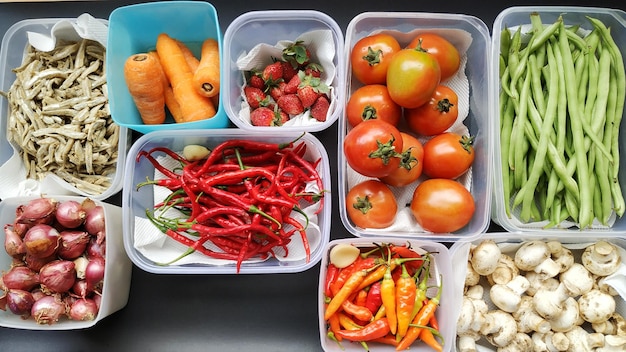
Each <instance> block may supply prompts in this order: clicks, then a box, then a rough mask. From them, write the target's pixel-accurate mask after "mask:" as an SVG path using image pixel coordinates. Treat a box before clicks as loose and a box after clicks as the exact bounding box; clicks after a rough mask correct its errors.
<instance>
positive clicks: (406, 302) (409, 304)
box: [396, 264, 417, 341]
mask: <svg viewBox="0 0 626 352" xmlns="http://www.w3.org/2000/svg"><path fill="white" fill-rule="evenodd" d="M416 295H417V284H416V283H415V279H414V278H413V277H412V276H411V275H409V272H408V271H407V268H406V266H405V265H404V264H403V265H402V276H400V278H398V280H397V281H396V316H397V318H398V328H397V331H396V338H397V339H398V341H399V340H401V339H402V337H404V335H405V334H406V332H407V330H408V329H409V324H410V323H411V320H412V318H413V306H414V305H415V296H416Z"/></svg>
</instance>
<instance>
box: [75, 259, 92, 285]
mask: <svg viewBox="0 0 626 352" xmlns="http://www.w3.org/2000/svg"><path fill="white" fill-rule="evenodd" d="M87 264H89V259H87V258H85V257H84V256H80V257H78V258H76V259H74V267H75V269H76V277H77V278H78V279H80V280H82V279H84V278H85V270H86V269H87Z"/></svg>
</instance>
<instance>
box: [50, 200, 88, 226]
mask: <svg viewBox="0 0 626 352" xmlns="http://www.w3.org/2000/svg"><path fill="white" fill-rule="evenodd" d="M55 217H56V221H57V222H58V223H59V224H60V225H61V226H63V227H65V228H68V229H75V228H77V227H79V226H80V225H82V224H83V223H84V222H85V218H86V217H87V212H86V211H85V210H84V209H83V207H82V205H81V203H79V202H77V201H75V200H68V201H64V202H60V203H59V204H58V205H57V208H56V213H55Z"/></svg>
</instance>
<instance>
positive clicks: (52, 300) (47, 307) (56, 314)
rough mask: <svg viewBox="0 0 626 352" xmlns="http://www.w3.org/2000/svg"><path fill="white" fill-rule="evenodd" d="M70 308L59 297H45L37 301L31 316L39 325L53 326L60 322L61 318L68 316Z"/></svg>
mask: <svg viewBox="0 0 626 352" xmlns="http://www.w3.org/2000/svg"><path fill="white" fill-rule="evenodd" d="M67 311H68V307H67V305H66V304H65V302H63V300H62V299H61V297H60V296H59V295H51V296H44V297H42V298H40V299H38V300H36V301H35V303H34V304H33V307H32V309H31V310H30V315H31V316H32V317H33V318H34V319H35V322H37V324H48V325H52V324H53V323H56V322H57V321H59V318H60V317H61V316H62V315H64V314H67Z"/></svg>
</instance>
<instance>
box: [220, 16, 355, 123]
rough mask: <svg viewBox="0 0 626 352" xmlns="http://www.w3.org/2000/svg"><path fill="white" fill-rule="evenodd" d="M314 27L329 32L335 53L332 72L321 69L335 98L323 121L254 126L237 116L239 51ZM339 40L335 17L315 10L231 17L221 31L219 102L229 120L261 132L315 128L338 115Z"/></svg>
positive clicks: (341, 100) (340, 87)
mask: <svg viewBox="0 0 626 352" xmlns="http://www.w3.org/2000/svg"><path fill="white" fill-rule="evenodd" d="M318 30H328V31H330V32H331V34H332V42H333V44H334V49H335V55H334V56H333V57H332V64H333V66H334V67H335V72H334V75H331V76H328V77H327V76H326V74H328V73H327V72H322V79H323V80H327V81H329V82H330V84H329V86H330V87H332V88H333V89H334V94H335V102H334V103H331V110H330V111H329V112H328V115H327V118H326V121H324V122H311V121H308V122H302V123H298V124H294V125H293V126H292V125H285V126H276V127H269V126H268V127H265V126H254V125H252V124H251V123H250V121H249V119H248V120H246V119H243V118H240V117H239V113H240V110H241V109H242V107H241V104H242V102H243V97H242V94H241V90H242V87H243V84H244V78H243V74H242V72H241V70H239V68H238V67H237V59H238V58H239V57H240V56H241V55H242V54H245V53H249V52H250V51H251V50H252V48H254V47H255V46H257V45H258V44H267V45H270V46H274V45H276V44H277V43H278V42H280V41H295V40H296V39H297V38H298V37H299V36H301V35H302V34H304V33H308V32H312V31H318ZM343 42H344V38H343V32H342V30H341V28H340V27H339V25H338V24H337V23H336V22H335V20H334V19H332V18H331V17H330V16H328V15H326V14H325V13H322V12H319V11H315V10H272V11H250V12H246V13H244V14H242V15H240V16H239V17H237V18H235V20H233V22H232V23H230V25H228V28H227V29H226V31H225V32H224V55H223V58H224V65H223V73H224V75H223V76H222V77H223V80H222V82H223V87H224V90H223V97H224V99H223V102H224V108H225V109H226V113H227V114H228V117H229V118H230V120H231V121H232V122H233V123H234V124H235V125H237V127H239V128H241V129H244V130H248V131H258V132H263V133H265V132H267V131H274V130H277V131H285V132H294V131H295V132H316V131H321V130H323V129H326V128H328V127H329V126H331V125H332V124H333V123H334V122H335V121H336V120H337V119H338V118H339V116H340V115H341V112H342V111H343V105H344V81H343V77H344V70H345V68H344V66H345V64H344V60H343V57H344V55H343ZM268 59H269V58H268ZM313 61H314V60H313Z"/></svg>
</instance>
